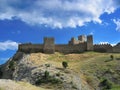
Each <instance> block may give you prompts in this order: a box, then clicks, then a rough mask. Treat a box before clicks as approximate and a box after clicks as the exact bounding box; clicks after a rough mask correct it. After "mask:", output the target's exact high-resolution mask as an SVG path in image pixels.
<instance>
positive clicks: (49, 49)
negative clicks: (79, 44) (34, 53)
mask: <svg viewBox="0 0 120 90" xmlns="http://www.w3.org/2000/svg"><path fill="white" fill-rule="evenodd" d="M43 52H44V53H48V54H52V53H54V52H55V44H54V38H47V37H46V38H44V47H43Z"/></svg>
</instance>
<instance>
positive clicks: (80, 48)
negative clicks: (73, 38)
mask: <svg viewBox="0 0 120 90" xmlns="http://www.w3.org/2000/svg"><path fill="white" fill-rule="evenodd" d="M86 48H87V46H86V43H81V44H77V45H67V44H65V45H55V51H56V52H61V53H79V52H84V51H86Z"/></svg>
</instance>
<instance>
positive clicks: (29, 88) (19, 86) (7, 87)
mask: <svg viewBox="0 0 120 90" xmlns="http://www.w3.org/2000/svg"><path fill="white" fill-rule="evenodd" d="M0 90H52V89H44V88H41V87H36V86H33V85H31V84H29V83H27V82H15V81H12V80H5V79H1V80H0Z"/></svg>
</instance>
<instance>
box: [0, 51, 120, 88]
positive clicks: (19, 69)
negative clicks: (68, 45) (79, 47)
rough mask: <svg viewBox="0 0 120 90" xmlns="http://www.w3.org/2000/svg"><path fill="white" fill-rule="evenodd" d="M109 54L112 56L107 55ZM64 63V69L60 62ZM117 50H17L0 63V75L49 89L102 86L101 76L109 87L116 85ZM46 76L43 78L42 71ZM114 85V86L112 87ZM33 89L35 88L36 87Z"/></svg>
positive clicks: (119, 75) (118, 78) (119, 78)
mask: <svg viewBox="0 0 120 90" xmlns="http://www.w3.org/2000/svg"><path fill="white" fill-rule="evenodd" d="M111 55H112V56H113V57H114V58H113V60H112V59H111V57H110V56H111ZM63 61H66V62H67V63H68V68H67V69H64V68H63V66H62V62H63ZM119 64H120V54H119V53H118V54H117V53H96V52H85V53H79V54H75V53H73V54H61V53H57V52H56V53H55V54H43V53H29V54H25V53H23V52H17V53H16V54H15V55H14V56H13V57H12V58H10V60H9V61H8V62H7V63H5V64H4V65H2V66H1V70H0V72H1V74H0V75H1V78H4V79H12V80H15V81H22V82H29V83H31V84H33V85H36V86H38V87H42V88H45V89H52V90H95V89H97V90H98V89H100V88H104V85H102V86H101V83H102V82H103V81H104V80H107V82H109V83H110V85H111V84H112V88H113V89H112V90H119V88H120V86H119V85H120V65H119ZM46 71H47V72H48V73H49V75H48V79H47V80H45V77H44V76H45V72H46ZM116 88H117V89H116ZM36 90H37V89H36Z"/></svg>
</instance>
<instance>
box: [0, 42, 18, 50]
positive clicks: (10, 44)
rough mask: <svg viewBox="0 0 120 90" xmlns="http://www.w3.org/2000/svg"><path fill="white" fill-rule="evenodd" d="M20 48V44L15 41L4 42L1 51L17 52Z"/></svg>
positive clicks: (0, 45)
mask: <svg viewBox="0 0 120 90" xmlns="http://www.w3.org/2000/svg"><path fill="white" fill-rule="evenodd" d="M17 48H18V43H17V42H14V41H10V40H8V41H4V42H0V50H2V51H5V50H17Z"/></svg>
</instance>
